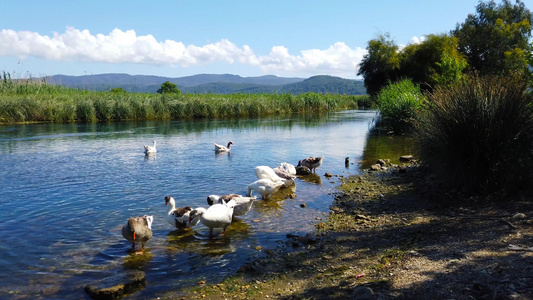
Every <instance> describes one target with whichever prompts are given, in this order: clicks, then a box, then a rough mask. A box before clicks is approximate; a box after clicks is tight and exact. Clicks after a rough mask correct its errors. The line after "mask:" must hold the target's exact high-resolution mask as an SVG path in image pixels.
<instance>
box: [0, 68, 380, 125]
mask: <svg viewBox="0 0 533 300" xmlns="http://www.w3.org/2000/svg"><path fill="white" fill-rule="evenodd" d="M0 79H1V80H0V123H17V122H96V121H110V120H169V119H182V118H233V117H258V116H264V115H271V114H290V113H302V112H320V111H332V110H342V109H356V108H359V107H368V106H367V105H368V104H369V101H368V97H366V96H347V95H333V94H315V93H305V94H300V95H292V94H253V95H247V94H231V95H214V94H180V93H176V92H174V93H172V92H171V93H162V94H144V93H127V92H125V91H123V90H121V89H113V90H111V91H110V92H93V91H86V90H77V89H70V88H66V87H61V86H57V85H50V84H47V83H45V82H36V81H34V80H24V81H14V80H12V79H11V78H10V76H9V74H6V73H4V74H3V78H0Z"/></svg>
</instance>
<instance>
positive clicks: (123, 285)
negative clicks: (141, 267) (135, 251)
mask: <svg viewBox="0 0 533 300" xmlns="http://www.w3.org/2000/svg"><path fill="white" fill-rule="evenodd" d="M145 282H146V275H145V274H144V272H142V271H129V272H127V273H125V274H119V275H115V276H111V277H107V278H105V279H103V280H100V281H97V282H94V283H91V284H88V285H86V286H85V289H84V290H85V292H86V293H87V294H88V295H89V296H90V297H91V298H93V299H102V300H113V299H120V298H122V297H123V296H124V295H126V294H130V293H133V292H134V291H136V290H138V289H140V288H142V287H144V285H145Z"/></svg>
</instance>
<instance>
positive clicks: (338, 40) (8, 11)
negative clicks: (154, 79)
mask: <svg viewBox="0 0 533 300" xmlns="http://www.w3.org/2000/svg"><path fill="white" fill-rule="evenodd" d="M513 2H514V1H513ZM522 2H523V3H524V4H525V5H526V7H527V8H528V9H530V10H533V0H527V1H522ZM497 3H499V1H497ZM477 4H478V0H447V1H440V0H435V1H434V0H431V1H428V0H420V1H419V0H416V1H407V0H382V1H369V0H351V1H350V0H327V1H326V0H321V1H318V0H306V1H299V0H298V1H290V0H280V1H277V0H274V1H254V0H247V1H241V0H235V1H231V0H226V1H202V0H190V1H156V0H154V1H136V0H128V1H122V0H107V1H100V0H91V1H76V0H72V1H68V0H63V1H56V0H46V1H42V0H37V1H34V0H24V1H20V0H2V1H1V2H0V71H5V72H8V73H10V74H11V75H12V76H13V77H16V78H27V77H41V76H48V75H56V74H65V75H91V74H102V73H127V74H131V75H157V76H165V77H182V76H188V75H195V74H201V73H208V74H235V75H240V76H243V77H249V76H261V75H277V76H282V77H304V78H307V77H310V76H314V75H332V76H339V77H343V78H348V79H356V78H357V77H356V73H357V64H358V63H359V62H360V60H361V59H362V57H363V55H364V54H365V53H366V46H367V43H368V41H369V40H371V39H373V38H375V37H376V36H378V35H379V34H385V33H389V34H390V36H391V37H392V38H393V39H394V40H395V41H396V43H397V44H398V45H407V44H409V43H412V42H416V41H417V40H420V39H422V38H423V36H424V35H427V34H440V33H447V32H449V31H450V30H452V29H454V28H455V26H456V24H458V23H461V22H463V21H464V20H465V18H466V17H467V15H468V14H469V13H475V12H476V9H475V7H476V5H477Z"/></svg>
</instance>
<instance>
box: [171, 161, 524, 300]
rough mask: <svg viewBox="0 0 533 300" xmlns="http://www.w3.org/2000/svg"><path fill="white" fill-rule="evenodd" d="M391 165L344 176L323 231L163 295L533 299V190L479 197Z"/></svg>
mask: <svg viewBox="0 0 533 300" xmlns="http://www.w3.org/2000/svg"><path fill="white" fill-rule="evenodd" d="M384 166H385V167H384V168H381V169H380V170H378V171H372V172H366V173H364V174H363V175H360V176H354V177H349V178H344V179H343V180H342V181H343V183H342V185H341V187H340V188H339V192H338V194H336V195H335V200H334V202H333V204H332V205H331V211H330V214H329V216H328V219H327V221H325V222H323V223H319V224H317V230H316V234H310V235H308V236H305V237H295V236H289V237H288V242H287V247H280V248H278V249H263V251H265V253H266V254H267V257H265V258H262V259H259V260H257V261H255V262H253V263H251V264H247V265H244V266H242V268H241V269H240V272H239V273H238V274H236V275H235V276H234V277H232V278H228V279H226V280H224V281H223V282H222V283H219V284H215V285H210V284H208V283H207V284H206V283H204V282H199V284H198V286H197V287H196V288H193V289H190V290H187V291H176V292H173V293H169V294H166V295H163V296H162V297H161V298H162V299H165V298H174V299H176V298H178V299H179V298H183V299H191V298H192V299H202V298H205V299H265V298H273V299H348V298H350V299H430V298H434V299H533V285H532V284H531V282H533V218H532V216H533V205H532V203H533V201H532V198H531V193H517V194H514V195H507V194H499V195H486V196H483V197H472V196H468V195H463V194H461V193H460V192H458V191H447V190H442V189H440V187H439V184H438V182H437V181H436V180H435V178H434V177H432V176H431V174H427V173H425V172H424V170H422V169H421V168H419V167H418V166H416V165H414V164H408V165H407V166H405V167H394V166H393V167H391V166H388V165H386V163H385V165H384ZM502 200H505V201H502Z"/></svg>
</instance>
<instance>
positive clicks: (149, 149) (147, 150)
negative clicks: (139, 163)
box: [144, 141, 157, 155]
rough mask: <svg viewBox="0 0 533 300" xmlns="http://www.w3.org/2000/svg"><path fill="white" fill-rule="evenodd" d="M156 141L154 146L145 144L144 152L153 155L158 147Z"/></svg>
mask: <svg viewBox="0 0 533 300" xmlns="http://www.w3.org/2000/svg"><path fill="white" fill-rule="evenodd" d="M155 144H156V143H155V141H154V145H153V146H148V145H144V154H145V155H152V154H156V153H157V149H156V147H155Z"/></svg>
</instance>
